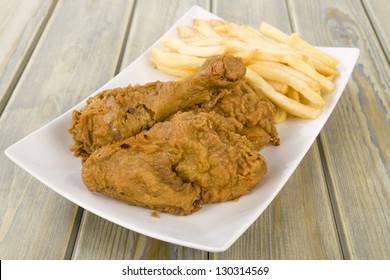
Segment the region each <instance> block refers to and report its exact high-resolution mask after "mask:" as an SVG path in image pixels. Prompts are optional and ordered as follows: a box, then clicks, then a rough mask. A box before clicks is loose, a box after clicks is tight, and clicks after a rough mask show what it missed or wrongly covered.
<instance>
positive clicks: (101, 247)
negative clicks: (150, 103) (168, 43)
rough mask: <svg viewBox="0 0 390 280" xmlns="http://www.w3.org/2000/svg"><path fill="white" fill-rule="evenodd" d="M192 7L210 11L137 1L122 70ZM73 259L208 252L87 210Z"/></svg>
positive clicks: (199, 256) (186, 3)
mask: <svg viewBox="0 0 390 280" xmlns="http://www.w3.org/2000/svg"><path fill="white" fill-rule="evenodd" d="M193 5H198V6H202V7H204V8H206V9H207V8H208V7H209V2H208V1H205V0H197V1H194V0H191V1H174V0H169V1H166V0H159V1H156V0H147V1H144V0H143V1H137V4H136V7H135V11H134V13H133V19H132V21H131V27H130V32H129V36H128V40H127V43H126V50H125V52H124V57H123V60H122V63H121V66H120V68H121V69H123V68H124V67H126V66H127V65H128V64H130V63H131V62H132V61H133V60H134V59H135V58H137V57H138V56H139V55H140V54H142V53H143V52H144V51H145V50H146V49H147V48H149V46H150V45H152V44H153V43H154V42H155V41H156V40H157V39H158V38H159V37H160V36H161V35H162V34H164V33H165V32H166V30H167V29H168V28H169V27H170V26H171V25H172V24H173V23H175V22H176V21H177V20H178V19H179V18H180V17H181V16H182V15H183V14H184V13H185V12H186V11H187V10H188V9H189V8H190V7H192V6H193ZM145 27H149V28H147V29H146V28H145ZM73 258H74V259H204V258H207V253H205V252H202V251H199V250H193V249H189V248H186V247H182V246H177V245H173V244H169V243H166V242H163V241H159V240H156V239H153V238H149V237H146V236H144V235H141V234H138V233H135V232H132V231H129V230H127V229H124V228H122V227H120V226H118V225H115V224H113V223H111V222H108V221H106V220H104V219H102V218H100V217H97V216H95V215H94V214H92V213H89V212H87V211H85V213H84V217H83V221H82V224H81V228H80V233H79V236H78V239H77V243H76V246H75V249H74V254H73Z"/></svg>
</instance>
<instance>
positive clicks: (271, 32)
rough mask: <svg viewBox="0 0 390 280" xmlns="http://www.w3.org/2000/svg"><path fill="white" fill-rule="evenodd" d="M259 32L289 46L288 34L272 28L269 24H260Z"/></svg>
mask: <svg viewBox="0 0 390 280" xmlns="http://www.w3.org/2000/svg"><path fill="white" fill-rule="evenodd" d="M259 30H260V32H261V33H263V34H264V35H266V36H268V37H270V38H272V39H274V40H276V41H278V42H281V43H285V44H287V42H288V39H289V36H288V35H287V34H286V33H284V32H282V31H281V30H279V29H278V28H276V27H275V26H272V25H271V24H269V23H266V22H264V21H263V22H262V23H261V24H260V28H259Z"/></svg>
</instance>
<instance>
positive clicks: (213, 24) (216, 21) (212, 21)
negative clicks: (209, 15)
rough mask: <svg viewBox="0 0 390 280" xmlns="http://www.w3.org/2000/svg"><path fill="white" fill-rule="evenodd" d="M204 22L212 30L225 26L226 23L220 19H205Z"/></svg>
mask: <svg viewBox="0 0 390 280" xmlns="http://www.w3.org/2000/svg"><path fill="white" fill-rule="evenodd" d="M206 21H207V23H208V24H209V25H210V26H211V27H212V28H214V27H216V26H219V25H224V24H226V21H223V20H220V19H207V20H206Z"/></svg>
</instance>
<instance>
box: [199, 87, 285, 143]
mask: <svg viewBox="0 0 390 280" xmlns="http://www.w3.org/2000/svg"><path fill="white" fill-rule="evenodd" d="M228 91H229V93H228V94H224V95H221V97H220V98H219V99H218V100H217V101H216V102H215V103H210V102H208V103H202V104H200V105H198V106H196V108H197V109H198V110H199V111H205V112H210V111H214V112H217V113H219V114H221V115H223V116H225V117H233V118H235V119H236V120H238V121H239V122H240V123H241V124H242V125H243V129H242V130H241V132H240V133H241V134H242V135H245V136H246V137H247V138H248V139H249V140H250V141H252V143H253V144H254V145H255V146H256V148H257V149H259V150H260V149H262V148H263V147H264V146H266V145H268V144H269V143H270V142H273V143H274V144H275V145H279V142H280V141H279V137H278V132H277V131H276V127H275V122H274V120H275V114H276V110H275V106H274V105H273V104H272V103H271V102H270V101H269V100H268V99H267V97H266V96H265V95H264V94H263V92H262V91H261V90H260V89H258V88H255V87H253V86H252V85H251V84H249V83H248V82H247V81H245V80H243V79H242V80H240V81H239V82H238V83H237V84H236V85H235V86H234V87H233V88H231V89H229V90H228ZM195 110H196V109H195Z"/></svg>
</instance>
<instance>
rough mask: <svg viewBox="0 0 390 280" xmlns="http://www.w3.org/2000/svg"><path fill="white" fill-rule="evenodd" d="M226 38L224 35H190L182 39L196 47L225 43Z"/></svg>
mask: <svg viewBox="0 0 390 280" xmlns="http://www.w3.org/2000/svg"><path fill="white" fill-rule="evenodd" d="M226 40H227V39H226V38H224V37H192V38H183V39H182V41H183V42H184V43H185V44H187V45H189V46H197V47H212V46H221V45H224V44H225V41H226Z"/></svg>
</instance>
